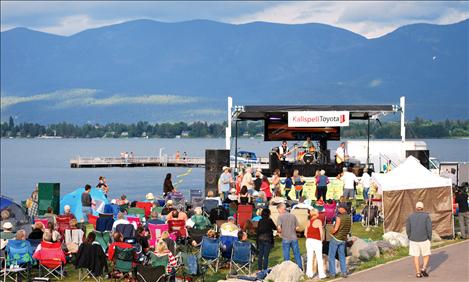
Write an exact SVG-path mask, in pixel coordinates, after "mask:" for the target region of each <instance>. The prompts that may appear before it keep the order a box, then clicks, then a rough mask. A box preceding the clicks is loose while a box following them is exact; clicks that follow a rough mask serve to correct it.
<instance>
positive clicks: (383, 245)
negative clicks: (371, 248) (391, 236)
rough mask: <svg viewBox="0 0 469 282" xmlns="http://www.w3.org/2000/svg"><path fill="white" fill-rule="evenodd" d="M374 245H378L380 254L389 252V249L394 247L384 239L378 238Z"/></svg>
mask: <svg viewBox="0 0 469 282" xmlns="http://www.w3.org/2000/svg"><path fill="white" fill-rule="evenodd" d="M376 246H378V249H379V252H380V254H382V253H385V252H389V251H390V250H392V249H394V248H396V246H393V245H392V244H391V243H389V242H388V241H385V240H379V241H377V242H376Z"/></svg>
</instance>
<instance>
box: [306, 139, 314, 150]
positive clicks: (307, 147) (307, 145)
mask: <svg viewBox="0 0 469 282" xmlns="http://www.w3.org/2000/svg"><path fill="white" fill-rule="evenodd" d="M303 148H304V149H307V150H311V149H316V147H314V144H313V141H311V137H306V141H305V142H303Z"/></svg>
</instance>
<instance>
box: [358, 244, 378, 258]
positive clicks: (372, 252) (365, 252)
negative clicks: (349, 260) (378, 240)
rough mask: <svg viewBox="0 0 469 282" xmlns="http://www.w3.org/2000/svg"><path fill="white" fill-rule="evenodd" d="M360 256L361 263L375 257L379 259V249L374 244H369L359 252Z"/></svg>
mask: <svg viewBox="0 0 469 282" xmlns="http://www.w3.org/2000/svg"><path fill="white" fill-rule="evenodd" d="M359 254H360V256H359V257H358V258H359V259H360V260H361V261H369V260H370V259H372V258H374V257H379V250H378V247H377V246H375V245H373V244H368V246H366V247H365V248H364V249H361V250H360V251H359Z"/></svg>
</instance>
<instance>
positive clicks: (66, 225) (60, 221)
mask: <svg viewBox="0 0 469 282" xmlns="http://www.w3.org/2000/svg"><path fill="white" fill-rule="evenodd" d="M55 219H56V221H57V227H58V231H59V233H60V235H61V236H62V238H64V234H65V229H70V220H71V217H70V216H66V215H59V216H57V217H56V218H55Z"/></svg>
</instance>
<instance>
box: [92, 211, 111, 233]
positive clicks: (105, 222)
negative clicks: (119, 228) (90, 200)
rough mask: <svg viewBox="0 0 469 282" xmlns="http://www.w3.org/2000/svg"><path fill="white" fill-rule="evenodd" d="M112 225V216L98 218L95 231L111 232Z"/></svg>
mask: <svg viewBox="0 0 469 282" xmlns="http://www.w3.org/2000/svg"><path fill="white" fill-rule="evenodd" d="M113 224H114V217H113V216H112V214H108V216H105V217H101V214H100V217H99V218H98V220H97V221H96V230H97V231H101V232H103V231H111V230H112V225H113Z"/></svg>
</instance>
